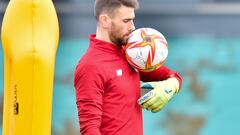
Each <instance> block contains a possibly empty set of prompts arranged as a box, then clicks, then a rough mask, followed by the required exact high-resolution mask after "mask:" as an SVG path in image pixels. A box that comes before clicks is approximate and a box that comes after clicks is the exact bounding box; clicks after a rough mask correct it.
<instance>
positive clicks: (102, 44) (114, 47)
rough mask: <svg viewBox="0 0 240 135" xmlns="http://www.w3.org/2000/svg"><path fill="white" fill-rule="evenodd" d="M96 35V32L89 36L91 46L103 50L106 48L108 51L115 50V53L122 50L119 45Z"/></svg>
mask: <svg viewBox="0 0 240 135" xmlns="http://www.w3.org/2000/svg"><path fill="white" fill-rule="evenodd" d="M95 37H96V34H91V35H90V36H89V39H90V47H94V48H97V49H101V50H104V51H107V52H113V53H116V52H119V51H120V50H121V48H120V47H118V46H117V45H115V44H113V43H110V42H107V41H103V40H100V39H96V38H95Z"/></svg>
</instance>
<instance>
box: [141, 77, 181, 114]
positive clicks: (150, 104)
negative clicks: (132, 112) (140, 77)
mask: <svg viewBox="0 0 240 135" xmlns="http://www.w3.org/2000/svg"><path fill="white" fill-rule="evenodd" d="M141 89H145V90H146V89H152V90H151V91H150V92H148V93H147V94H145V95H143V96H142V97H141V98H140V99H138V103H139V105H140V106H141V107H142V108H143V109H147V110H149V111H151V112H153V113H155V112H158V111H160V110H161V109H162V108H163V107H164V106H165V105H166V104H167V103H168V102H169V100H170V99H171V98H172V97H173V95H174V94H175V93H177V92H178V90H179V82H178V80H177V79H176V78H169V79H167V80H164V81H158V82H146V83H143V84H142V85H141Z"/></svg>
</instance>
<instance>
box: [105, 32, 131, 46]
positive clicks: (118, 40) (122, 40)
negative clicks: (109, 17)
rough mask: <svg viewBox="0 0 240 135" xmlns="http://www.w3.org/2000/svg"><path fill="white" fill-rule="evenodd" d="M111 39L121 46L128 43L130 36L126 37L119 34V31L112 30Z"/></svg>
mask: <svg viewBox="0 0 240 135" xmlns="http://www.w3.org/2000/svg"><path fill="white" fill-rule="evenodd" d="M109 37H110V40H111V42H113V43H114V44H116V45H117V46H119V47H121V46H123V45H126V44H127V41H128V38H124V37H125V36H119V34H118V32H114V31H111V32H110V35H109Z"/></svg>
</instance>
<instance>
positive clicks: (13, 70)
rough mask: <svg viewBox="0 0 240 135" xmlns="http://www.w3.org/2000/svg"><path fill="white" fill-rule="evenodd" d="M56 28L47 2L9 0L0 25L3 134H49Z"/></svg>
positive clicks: (57, 32) (57, 31)
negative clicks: (2, 52)
mask: <svg viewBox="0 0 240 135" xmlns="http://www.w3.org/2000/svg"><path fill="white" fill-rule="evenodd" d="M58 40H59V25H58V19H57V15H56V11H55V8H54V5H53V3H52V1H51V0H11V1H10V2H9V5H8V7H7V10H6V12H5V15H4V18H3V24H2V45H3V51H4V111H3V132H2V133H3V135H50V134H51V113H52V93H53V91H52V90H53V79H54V64H55V56H56V50H57V47H58Z"/></svg>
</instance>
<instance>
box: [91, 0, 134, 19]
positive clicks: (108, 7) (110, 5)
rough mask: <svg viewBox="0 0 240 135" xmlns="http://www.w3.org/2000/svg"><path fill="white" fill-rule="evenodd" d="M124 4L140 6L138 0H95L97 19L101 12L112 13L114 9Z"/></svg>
mask: <svg viewBox="0 0 240 135" xmlns="http://www.w3.org/2000/svg"><path fill="white" fill-rule="evenodd" d="M121 5H123V6H127V7H132V8H134V9H137V8H138V7H139V3H138V0H95V6H94V14H95V17H96V19H97V20H98V17H99V16H100V14H101V13H103V12H106V13H108V14H110V15H111V13H114V10H115V9H117V8H119V7H121Z"/></svg>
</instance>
